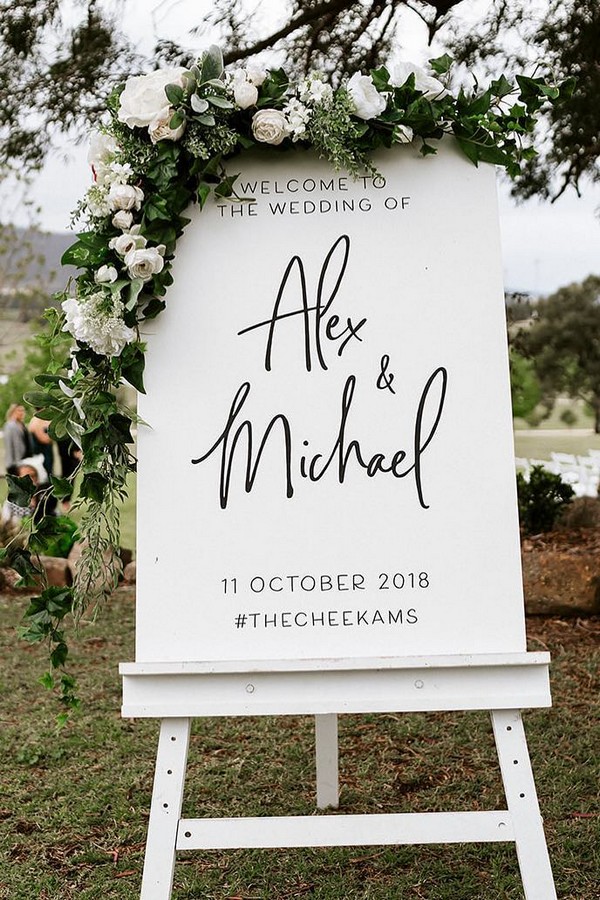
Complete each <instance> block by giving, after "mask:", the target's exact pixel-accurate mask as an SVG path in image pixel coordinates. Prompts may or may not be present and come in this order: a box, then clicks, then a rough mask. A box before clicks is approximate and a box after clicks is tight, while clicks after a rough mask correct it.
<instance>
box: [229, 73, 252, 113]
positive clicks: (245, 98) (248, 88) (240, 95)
mask: <svg viewBox="0 0 600 900" xmlns="http://www.w3.org/2000/svg"><path fill="white" fill-rule="evenodd" d="M233 99H234V100H235V103H236V106H239V108H240V109H248V107H249V106H256V101H257V100H258V89H257V88H256V87H255V86H254V85H253V84H251V83H250V82H249V81H246V80H244V81H241V80H240V81H234V83H233Z"/></svg>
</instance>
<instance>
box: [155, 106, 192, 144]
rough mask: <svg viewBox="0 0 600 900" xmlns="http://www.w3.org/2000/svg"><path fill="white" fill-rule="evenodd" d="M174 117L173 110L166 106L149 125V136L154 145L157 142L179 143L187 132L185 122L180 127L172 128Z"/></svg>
mask: <svg viewBox="0 0 600 900" xmlns="http://www.w3.org/2000/svg"><path fill="white" fill-rule="evenodd" d="M172 117H173V109H172V108H171V107H170V106H166V107H165V108H164V109H161V111H160V112H159V114H158V115H157V116H156V118H155V119H153V120H152V121H151V122H150V124H149V125H148V134H149V135H150V140H151V141H152V143H153V144H156V143H157V141H178V140H179V138H180V137H181V136H182V134H183V132H184V131H185V122H182V123H181V125H178V126H177V128H171V125H170V122H171V119H172Z"/></svg>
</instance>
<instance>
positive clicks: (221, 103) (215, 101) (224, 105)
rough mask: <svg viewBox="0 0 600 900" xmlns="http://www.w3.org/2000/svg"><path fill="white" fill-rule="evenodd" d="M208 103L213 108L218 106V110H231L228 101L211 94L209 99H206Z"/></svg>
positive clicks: (231, 105) (231, 104)
mask: <svg viewBox="0 0 600 900" xmlns="http://www.w3.org/2000/svg"><path fill="white" fill-rule="evenodd" d="M206 99H207V100H208V102H209V103H212V105H213V106H218V107H219V109H233V108H234V106H233V103H232V102H231V101H230V100H227V98H226V97H218V96H216V95H214V94H211V96H210V97H207V98H206Z"/></svg>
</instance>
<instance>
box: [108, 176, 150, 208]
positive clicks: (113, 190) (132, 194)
mask: <svg viewBox="0 0 600 900" xmlns="http://www.w3.org/2000/svg"><path fill="white" fill-rule="evenodd" d="M143 199H144V192H143V191H142V189H141V188H139V187H136V186H135V185H133V184H119V183H118V182H115V183H114V184H111V186H110V189H109V191H108V197H107V201H108V205H109V207H110V209H111V210H112V212H116V211H117V210H118V209H125V210H131V209H139V208H140V206H141V205H142V200H143Z"/></svg>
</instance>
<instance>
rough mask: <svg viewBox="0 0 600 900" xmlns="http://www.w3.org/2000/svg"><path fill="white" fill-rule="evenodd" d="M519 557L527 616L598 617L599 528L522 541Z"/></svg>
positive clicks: (599, 573) (599, 596)
mask: <svg viewBox="0 0 600 900" xmlns="http://www.w3.org/2000/svg"><path fill="white" fill-rule="evenodd" d="M521 556H522V562H523V586H524V591H525V606H526V610H527V613H528V614H529V615H544V616H547V615H559V616H584V617H587V616H594V615H598V614H600V529H597V528H578V529H569V530H561V531H553V532H550V533H548V534H540V535H536V536H535V537H529V538H525V539H524V540H523V542H522V554H521Z"/></svg>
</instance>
